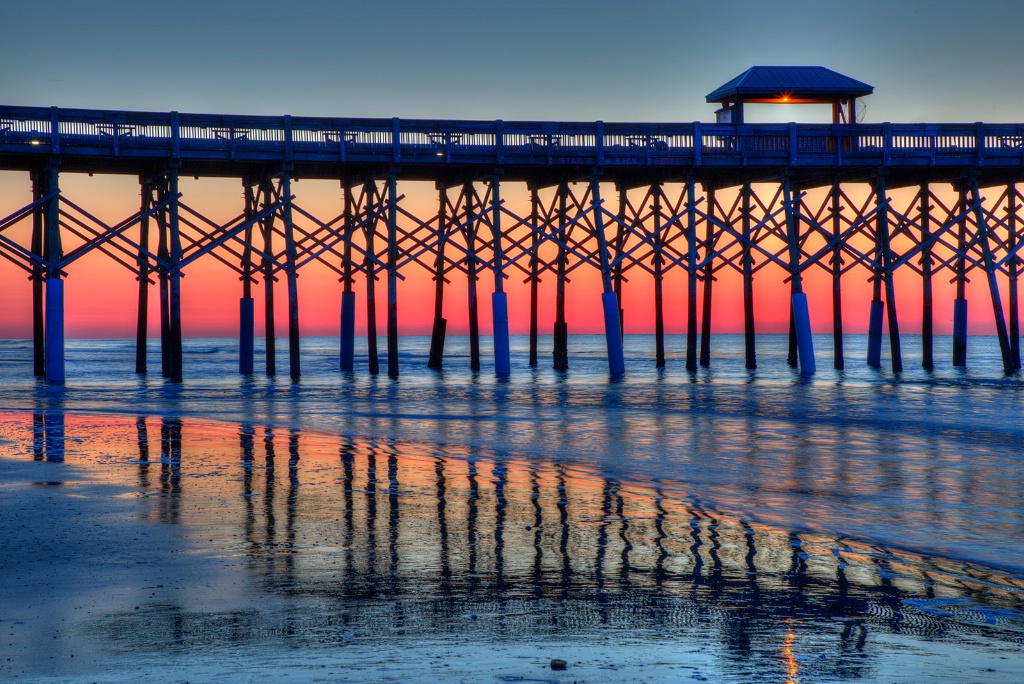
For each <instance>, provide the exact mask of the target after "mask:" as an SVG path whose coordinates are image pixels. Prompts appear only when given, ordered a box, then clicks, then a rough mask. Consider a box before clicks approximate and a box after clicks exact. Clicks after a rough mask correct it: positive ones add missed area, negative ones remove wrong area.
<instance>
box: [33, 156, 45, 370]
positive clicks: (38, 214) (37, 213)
mask: <svg viewBox="0 0 1024 684" xmlns="http://www.w3.org/2000/svg"><path fill="white" fill-rule="evenodd" d="M45 187H46V178H45V176H44V175H43V171H41V170H37V171H33V172H32V199H33V201H34V202H38V201H39V200H40V199H42V198H43V197H44V196H45ZM44 214H45V208H44V207H43V206H42V205H38V206H36V207H35V208H34V209H33V210H32V238H31V240H32V243H31V244H32V247H31V249H32V253H33V254H34V255H36V256H37V257H39V258H40V259H44V258H45V254H44V253H43V235H44V229H43V216H44ZM31 277H32V373H33V375H35V376H36V377H37V378H41V377H45V376H46V332H45V325H44V319H43V316H44V313H45V312H44V299H43V283H44V282H45V281H46V271H45V269H44V268H43V267H42V266H41V265H40V264H38V263H33V264H32V276H31Z"/></svg>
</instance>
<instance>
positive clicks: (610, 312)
mask: <svg viewBox="0 0 1024 684" xmlns="http://www.w3.org/2000/svg"><path fill="white" fill-rule="evenodd" d="M601 303H602V304H603V305H604V337H605V340H606V341H607V342H608V370H609V372H610V373H611V374H612V375H613V376H616V375H622V374H623V373H625V372H626V358H625V355H624V353H623V351H622V328H621V327H620V326H619V298H618V297H617V296H616V294H615V292H605V293H603V294H602V295H601Z"/></svg>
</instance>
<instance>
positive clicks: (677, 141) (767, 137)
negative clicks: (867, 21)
mask: <svg viewBox="0 0 1024 684" xmlns="http://www.w3.org/2000/svg"><path fill="white" fill-rule="evenodd" d="M0 151H3V152H5V153H27V154H61V155H69V154H70V155H84V156H104V157H125V158H170V159H182V160H194V161H212V162H217V161H229V162H230V161H252V162H270V161H284V162H295V161H299V162H308V163H409V164H426V165H439V164H440V165H446V164H471V165H481V164H487V165H499V166H501V165H512V166H520V165H521V166H581V165H585V166H663V165H664V166H668V165H680V164H682V165H698V166H701V165H703V166H733V165H735V166H747V165H768V166H775V165H784V166H835V165H844V166H871V167H877V166H887V165H898V166H912V167H913V166H963V165H965V164H969V165H974V164H984V163H989V164H994V165H998V166H1024V124H986V123H968V124H924V123H922V124H892V123H869V124H863V123H862V124H854V125H832V124H797V123H790V124H744V125H721V124H708V123H700V122H692V123H611V122H608V123H606V122H602V121H595V122H545V121H500V120H499V121H453V120H424V119H398V118H393V119H358V118H316V117H291V116H283V117H281V116H230V115H209V114H179V113H177V112H163V113H155V112H119V111H103V110H85V109H58V108H56V107H51V108H45V107H12V106H0Z"/></svg>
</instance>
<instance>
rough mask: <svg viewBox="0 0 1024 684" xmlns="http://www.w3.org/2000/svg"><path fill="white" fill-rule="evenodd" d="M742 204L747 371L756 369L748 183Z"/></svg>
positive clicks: (744, 332) (752, 260) (743, 189)
mask: <svg viewBox="0 0 1024 684" xmlns="http://www.w3.org/2000/svg"><path fill="white" fill-rule="evenodd" d="M740 192H741V193H742V202H743V215H742V221H743V240H742V246H741V253H742V255H741V261H742V266H743V346H744V357H745V363H744V366H745V367H746V368H747V369H748V370H754V369H755V368H757V352H756V349H755V344H756V343H755V339H754V275H753V274H754V258H753V257H752V256H751V253H750V241H751V238H752V235H751V232H750V220H751V217H750V195H751V192H750V183H744V184H743V188H742V189H741V190H740Z"/></svg>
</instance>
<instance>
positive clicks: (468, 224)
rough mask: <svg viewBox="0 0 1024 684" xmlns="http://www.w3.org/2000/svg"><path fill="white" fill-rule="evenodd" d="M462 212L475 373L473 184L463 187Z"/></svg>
mask: <svg viewBox="0 0 1024 684" xmlns="http://www.w3.org/2000/svg"><path fill="white" fill-rule="evenodd" d="M462 210H463V212H464V216H465V220H464V228H463V236H464V237H465V240H466V259H465V262H466V280H467V282H466V293H467V305H468V308H469V368H470V370H472V371H473V372H474V373H476V372H477V371H479V370H480V314H479V302H478V299H477V287H476V282H477V279H478V278H479V276H477V264H478V263H479V262H478V259H477V253H476V233H477V230H478V228H479V226H478V225H477V221H478V220H479V217H478V216H477V213H476V190H475V188H474V187H473V184H472V183H466V184H465V185H463V186H462Z"/></svg>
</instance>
